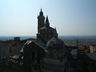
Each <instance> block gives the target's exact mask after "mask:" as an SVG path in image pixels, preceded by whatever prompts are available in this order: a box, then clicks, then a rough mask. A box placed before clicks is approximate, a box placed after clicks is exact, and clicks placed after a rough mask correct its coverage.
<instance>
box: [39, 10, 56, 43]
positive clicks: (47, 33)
mask: <svg viewBox="0 0 96 72" xmlns="http://www.w3.org/2000/svg"><path fill="white" fill-rule="evenodd" d="M52 37H56V38H57V37H58V33H57V31H56V29H54V28H52V27H50V22H49V19H48V16H47V17H46V19H45V16H43V12H42V9H41V11H40V13H39V16H38V33H37V39H39V40H42V41H43V42H44V43H46V42H47V41H48V40H50V39H51V38H52Z"/></svg>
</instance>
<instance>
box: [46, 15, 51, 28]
mask: <svg viewBox="0 0 96 72" xmlns="http://www.w3.org/2000/svg"><path fill="white" fill-rule="evenodd" d="M49 24H50V23H49V19H48V16H46V26H47V27H49Z"/></svg>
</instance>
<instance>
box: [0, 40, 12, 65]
mask: <svg viewBox="0 0 96 72" xmlns="http://www.w3.org/2000/svg"><path fill="white" fill-rule="evenodd" d="M10 49H11V48H10V44H9V42H3V41H2V42H0V63H1V62H3V60H4V61H5V62H8V60H9V55H10Z"/></svg>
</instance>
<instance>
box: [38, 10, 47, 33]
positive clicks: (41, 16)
mask: <svg viewBox="0 0 96 72" xmlns="http://www.w3.org/2000/svg"><path fill="white" fill-rule="evenodd" d="M44 20H45V17H44V16H43V12H42V9H41V11H40V13H39V16H38V33H40V28H41V27H43V26H44Z"/></svg>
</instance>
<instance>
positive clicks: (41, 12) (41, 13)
mask: <svg viewBox="0 0 96 72" xmlns="http://www.w3.org/2000/svg"><path fill="white" fill-rule="evenodd" d="M40 15H41V16H43V11H42V8H41V10H40Z"/></svg>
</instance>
